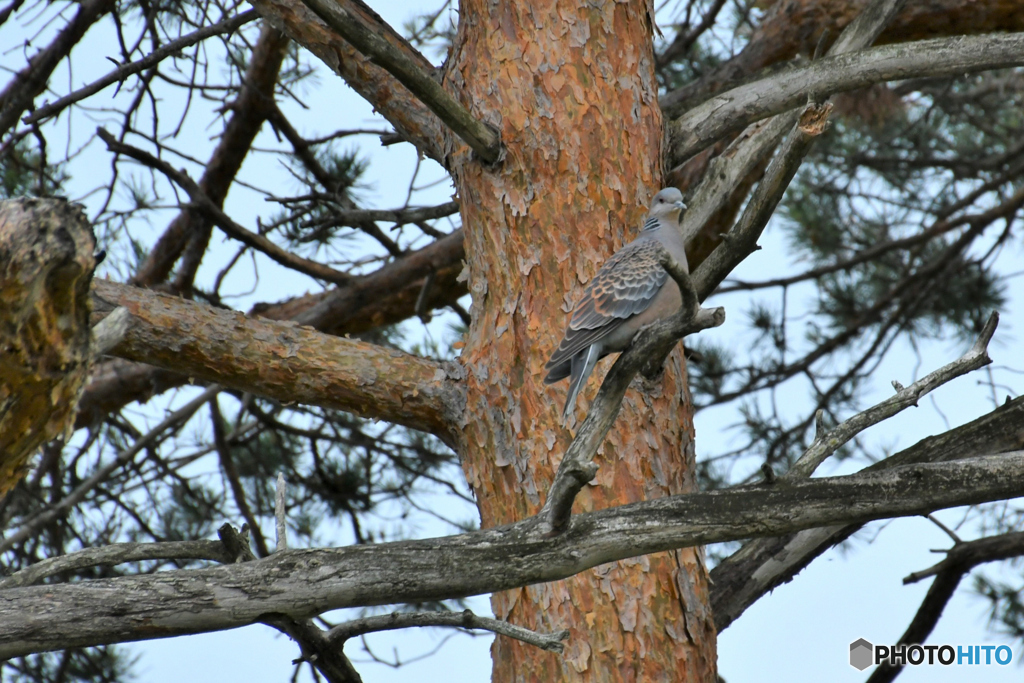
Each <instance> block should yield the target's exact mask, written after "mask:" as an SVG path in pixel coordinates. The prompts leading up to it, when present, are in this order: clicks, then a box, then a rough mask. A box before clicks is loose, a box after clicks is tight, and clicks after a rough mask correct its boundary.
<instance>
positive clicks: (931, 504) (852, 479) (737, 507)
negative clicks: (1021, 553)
mask: <svg viewBox="0 0 1024 683" xmlns="http://www.w3.org/2000/svg"><path fill="white" fill-rule="evenodd" d="M1022 493H1024V451H1015V452H1013V453H1009V454H1006V455H1001V456H990V457H981V458H977V459H974V460H969V461H954V462H949V463H943V464H926V465H911V466H906V467H900V468H894V469H890V470H887V471H884V472H878V473H867V474H858V475H854V476H848V477H834V478H823V479H811V480H802V481H797V482H791V483H786V484H779V485H775V486H748V487H744V488H740V489H732V490H728V491H717V492H711V493H698V494H690V495H683V496H671V497H667V498H662V499H660V500H654V501H646V502H642V503H634V504H631V505H624V506H621V507H617V508H613V509H609V510H602V511H599V512H593V513H588V514H583V515H576V516H574V517H572V518H571V521H570V525H569V528H568V529H567V531H566V532H565V533H563V534H560V535H558V536H556V537H554V538H546V537H545V536H544V535H543V533H542V531H541V529H540V528H539V527H540V525H538V524H536V522H535V521H534V520H532V519H531V520H526V521H524V522H519V523H517V524H513V525H510V526H505V527H499V528H495V529H487V530H483V531H476V532H472V533H466V534H460V535H457V536H449V537H445V538H437V539H427V540H417V541H401V542H395V543H380V544H375V545H361V546H353V547H346V548H335V549H310V550H286V551H282V552H280V553H274V554H273V555H271V556H270V557H268V558H265V559H262V560H258V561H256V562H245V563H242V564H235V565H230V566H222V567H213V568H207V569H196V570H181V571H169V572H162V573H159V574H155V575H146V576H128V577H119V578H113V579H101V580H96V581H83V582H80V583H75V584H62V585H47V586H31V587H24V588H12V589H9V590H3V591H0V658H6V657H14V656H19V655H24V654H28V653H31V652H39V651H45V650H54V649H59V648H67V647H80V646H90V645H99V644H104V643H117V642H126V641H134V640H144V639H149V638H162V637H168V636H175V635H182V634H187V633H200V632H205V631H215V630H221V629H229V628H235V627H239V626H245V625H247V624H251V623H254V622H256V621H258V620H261V619H265V618H267V617H268V615H269V616H273V615H285V616H289V617H292V618H306V617H309V616H312V615H314V614H319V613H321V612H324V611H326V610H330V609H337V608H341V607H356V606H364V605H382V604H393V603H400V602H419V601H426V600H441V599H450V598H458V597H464V596H468V595H478V594H482V593H490V592H493V591H497V590H506V589H509V588H514V587H519V586H525V585H529V584H533V583H540V582H543V581H553V580H557V579H562V578H565V577H567V576H572V575H573V574H576V573H578V572H580V571H583V570H585V569H588V568H590V567H594V566H596V565H598V564H603V563H605V562H612V561H615V560H620V559H625V558H628V557H635V556H638V555H644V554H647V553H653V552H659V551H662V550H668V549H671V548H680V547H686V546H694V545H702V544H705V543H714V542H721V541H729V540H736V539H740V538H750V537H757V536H772V535H780V534H788V533H792V532H794V531H797V530H801V529H808V528H813V527H817V526H824V525H833V524H851V523H863V522H866V521H869V520H872V519H879V518H887V517H895V516H906V515H918V514H923V513H927V512H930V511H932V510H936V509H940V508H945V507H953V506H959V505H969V504H976V503H982V502H986V501H990V500H997V499H1003V498H1011V497H1015V496H1019V495H1021V494H1022ZM185 605H187V608H183V606H185Z"/></svg>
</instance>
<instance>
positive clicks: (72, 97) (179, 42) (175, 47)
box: [22, 9, 260, 124]
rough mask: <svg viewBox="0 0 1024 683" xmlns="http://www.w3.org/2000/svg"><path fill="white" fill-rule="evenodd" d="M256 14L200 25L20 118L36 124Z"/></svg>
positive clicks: (236, 27) (237, 25)
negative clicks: (196, 29)
mask: <svg viewBox="0 0 1024 683" xmlns="http://www.w3.org/2000/svg"><path fill="white" fill-rule="evenodd" d="M259 16H260V15H259V13H258V12H257V11H256V10H254V9H250V10H246V11H245V12H242V13H241V14H239V15H236V16H234V17H231V18H230V19H225V20H224V21H222V22H220V23H218V24H213V25H212V26H204V27H203V28H201V29H199V30H198V31H193V32H192V33H189V34H188V35H185V36H182V37H180V38H177V39H175V40H172V41H171V42H169V43H167V44H166V45H163V46H162V47H160V48H159V49H158V50H154V51H153V52H151V53H149V54H148V55H146V56H145V57H143V58H142V59H140V60H138V61H136V62H129V63H128V64H123V65H121V66H119V67H118V68H116V69H114V70H113V71H111V72H110V73H108V74H107V75H106V76H104V77H103V78H100V79H98V80H96V81H93V82H92V83H90V84H89V85H86V86H84V87H82V88H79V89H78V90H75V91H74V92H72V93H69V94H67V95H65V96H64V97H61V98H60V99H59V100H57V101H56V102H50V103H47V104H45V105H43V106H42V107H40V108H39V109H36V110H35V111H34V112H32V113H31V114H29V115H28V116H25V117H24V118H22V122H24V123H26V124H33V123H38V122H40V121H42V120H44V119H48V118H50V117H51V116H54V115H56V114H59V113H60V112H61V111H63V110H64V109H65V108H67V106H68V105H70V104H74V103H75V102H78V101H79V100H83V99H85V98H86V97H89V96H90V95H95V94H96V93H98V92H99V91H100V90H103V89H104V88H106V87H107V86H108V85H111V84H113V83H117V82H123V81H124V80H125V79H126V78H128V77H129V76H131V75H132V74H137V73H139V72H140V71H144V70H145V69H148V68H150V67H151V66H155V65H157V64H159V63H160V62H162V61H163V60H164V59H166V58H168V57H171V56H173V55H175V54H177V53H178V52H181V50H183V49H185V48H186V47H190V46H192V45H195V44H196V43H198V42H200V41H203V40H206V39H207V38H210V37H212V36H217V35H221V34H223V33H234V32H235V31H237V30H238V29H239V28H241V27H242V26H244V25H245V24H247V23H249V22H250V21H253V20H255V19H258V18H259Z"/></svg>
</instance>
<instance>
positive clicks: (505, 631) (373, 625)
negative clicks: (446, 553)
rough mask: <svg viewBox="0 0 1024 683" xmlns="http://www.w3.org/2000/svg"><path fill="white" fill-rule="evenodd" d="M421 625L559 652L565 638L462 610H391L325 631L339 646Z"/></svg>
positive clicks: (558, 634) (333, 642) (565, 635)
mask: <svg viewBox="0 0 1024 683" xmlns="http://www.w3.org/2000/svg"><path fill="white" fill-rule="evenodd" d="M422 626H454V627H456V628H466V629H483V630H485V631H491V632H492V633H497V634H499V635H502V636H508V637H509V638H515V639H516V640H521V641H523V642H524V643H529V644H530V645H535V646H537V647H539V648H541V649H542V650H547V651H548V652H562V651H563V650H564V649H565V646H564V645H563V644H562V641H563V640H565V639H566V638H568V637H569V631H568V630H565V631H558V632H557V633H537V632H536V631H531V630H530V629H527V628H523V627H522V626H516V625H515V624H510V623H508V622H507V621H501V620H499V619H491V618H490V617H478V616H477V615H475V614H473V613H472V612H471V611H470V610H468V609H467V610H465V611H463V612H392V613H391V614H382V615H379V616H373V617H363V618H362V619H354V620H352V621H346V622H345V623H343V624H338V625H337V626H335V627H334V628H332V629H331V630H330V631H328V632H327V638H328V639H329V640H330V641H331V643H332V644H335V645H338V646H340V645H341V644H342V643H344V642H345V641H346V640H348V639H349V638H354V637H356V636H361V635H363V634H366V633H375V632H377V631H391V630H394V629H399V628H411V627H422Z"/></svg>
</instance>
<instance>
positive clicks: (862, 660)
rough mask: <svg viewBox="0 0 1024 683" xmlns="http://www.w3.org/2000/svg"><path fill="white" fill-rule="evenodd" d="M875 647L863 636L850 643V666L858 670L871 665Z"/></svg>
mask: <svg viewBox="0 0 1024 683" xmlns="http://www.w3.org/2000/svg"><path fill="white" fill-rule="evenodd" d="M874 649H875V646H874V645H872V644H871V643H869V642H868V641H866V640H864V639H863V638H858V639H857V640H855V641H853V642H852V643H850V666H852V667H853V668H854V669H857V671H863V670H864V669H866V668H868V667H869V666H871V664H872V662H871V652H872V651H873V650H874Z"/></svg>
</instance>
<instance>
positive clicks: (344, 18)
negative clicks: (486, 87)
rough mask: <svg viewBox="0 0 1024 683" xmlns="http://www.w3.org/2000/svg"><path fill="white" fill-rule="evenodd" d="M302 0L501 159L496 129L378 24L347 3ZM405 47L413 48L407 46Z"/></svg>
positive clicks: (472, 142)
mask: <svg viewBox="0 0 1024 683" xmlns="http://www.w3.org/2000/svg"><path fill="white" fill-rule="evenodd" d="M302 1H303V2H304V3H305V5H306V7H308V8H309V9H311V10H313V12H314V13H315V14H316V15H317V16H318V17H320V18H321V19H323V21H324V22H325V23H326V24H327V25H328V26H330V27H331V28H332V29H334V30H335V31H336V32H337V33H338V35H340V36H341V37H342V38H344V39H345V40H346V41H348V42H349V43H351V44H352V46H353V47H355V48H356V49H357V50H359V51H360V52H362V53H363V54H364V55H366V56H367V57H369V58H370V61H372V62H374V63H375V64H378V65H380V66H382V67H383V68H384V69H385V70H386V71H387V72H388V73H390V74H391V75H392V76H394V77H395V78H396V79H397V80H398V82H399V83H401V84H402V85H404V86H405V87H406V88H408V89H409V92H411V93H412V94H413V95H415V96H416V97H417V98H418V99H419V100H420V102H422V103H423V104H425V105H427V107H428V108H429V109H430V111H432V112H434V114H436V115H437V116H438V118H440V119H441V121H443V122H444V123H445V125H447V126H448V127H449V128H450V129H451V130H452V132H453V133H455V134H456V135H458V136H459V137H460V138H462V140H463V142H465V143H466V144H467V145H469V146H470V147H472V148H473V151H474V152H476V153H477V154H478V155H479V156H480V158H481V159H483V160H484V161H485V162H487V163H489V164H490V163H494V162H496V161H497V160H498V158H499V156H500V155H501V140H500V139H499V137H498V133H497V131H495V130H494V129H493V128H491V127H490V126H488V125H487V124H486V123H483V122H482V121H477V120H476V118H474V117H473V115H472V114H471V113H470V112H469V110H468V109H466V108H465V107H464V106H462V105H461V104H460V103H459V102H458V101H456V99H455V98H454V97H452V96H451V95H449V94H448V93H447V92H446V91H445V89H444V88H442V87H441V84H440V83H438V82H437V81H436V80H434V79H433V78H432V77H431V74H430V73H429V72H427V71H425V70H424V69H421V68H420V67H419V65H418V64H416V63H415V62H414V61H413V60H412V59H410V58H409V57H407V56H406V55H405V54H404V51H403V50H400V49H399V48H397V47H395V45H393V44H392V43H391V42H389V41H388V40H387V39H386V38H384V37H383V36H381V34H380V33H378V29H377V27H372V26H366V25H365V24H363V23H362V22H361V21H360V16H359V14H357V13H355V12H351V11H349V10H348V8H346V7H345V3H338V2H335V1H334V0H302ZM406 49H407V50H411V49H412V48H411V47H408V46H406Z"/></svg>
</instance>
